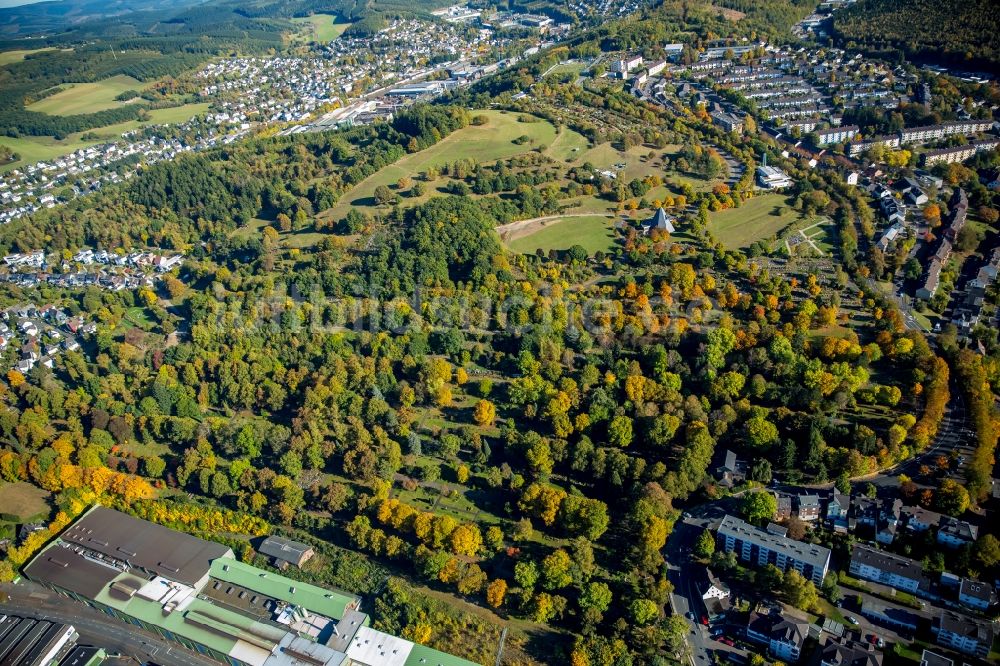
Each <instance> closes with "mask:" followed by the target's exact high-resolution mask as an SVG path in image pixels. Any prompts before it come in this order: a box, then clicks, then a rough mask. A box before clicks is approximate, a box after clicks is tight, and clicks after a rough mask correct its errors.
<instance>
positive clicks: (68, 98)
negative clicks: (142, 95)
mask: <svg viewBox="0 0 1000 666" xmlns="http://www.w3.org/2000/svg"><path fill="white" fill-rule="evenodd" d="M143 87H145V84H144V83H143V82H142V81H139V80H138V79H133V78H132V77H131V76H124V75H119V76H112V77H111V78H110V79H104V80H102V81H95V82H94V83H71V84H69V87H68V88H66V89H65V90H62V91H60V92H57V93H56V94H55V95H50V96H49V97H46V98H45V99H41V100H38V101H37V102H35V103H34V104H31V105H30V106H28V107H26V108H27V110H28V111H38V112H39V113H48V114H51V115H55V116H72V115H75V114H78V113H93V112H94V111H103V110H104V109H112V108H115V107H117V106H121V105H122V104H128V102H118V101H115V97H117V96H118V95H120V94H121V93H123V92H125V91H126V90H141V89H142V88H143Z"/></svg>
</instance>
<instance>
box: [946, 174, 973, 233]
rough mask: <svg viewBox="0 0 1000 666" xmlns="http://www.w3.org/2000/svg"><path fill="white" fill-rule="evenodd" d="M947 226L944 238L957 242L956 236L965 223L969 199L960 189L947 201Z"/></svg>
mask: <svg viewBox="0 0 1000 666" xmlns="http://www.w3.org/2000/svg"><path fill="white" fill-rule="evenodd" d="M948 210H949V211H950V212H949V213H948V219H947V223H948V226H947V227H946V228H945V230H944V237H945V239H947V240H948V241H950V242H952V243H954V242H955V241H956V240H958V234H959V232H960V231H962V227H964V226H965V221H966V219H967V218H968V215H969V197H968V195H967V194H966V193H965V190H963V189H962V188H961V187H959V188H958V189H956V190H955V193H954V194H952V195H951V199H949V200H948Z"/></svg>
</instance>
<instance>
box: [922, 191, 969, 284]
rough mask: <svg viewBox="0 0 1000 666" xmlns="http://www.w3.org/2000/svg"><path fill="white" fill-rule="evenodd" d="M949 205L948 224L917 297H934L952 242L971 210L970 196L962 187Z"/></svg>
mask: <svg viewBox="0 0 1000 666" xmlns="http://www.w3.org/2000/svg"><path fill="white" fill-rule="evenodd" d="M948 207H949V213H948V224H947V226H946V227H945V228H944V231H943V232H942V234H941V242H940V243H939V244H938V247H937V249H936V250H935V251H934V255H933V256H932V257H931V260H930V263H929V264H928V266H927V270H926V271H925V273H924V281H923V284H922V285H921V286H920V287H919V288H918V289H917V292H916V295H917V298H923V299H930V298H933V297H934V294H935V292H937V289H938V285H939V284H940V282H941V271H942V270H943V269H944V267H945V265H946V264H947V263H948V259H949V258H950V257H951V250H952V244H953V243H954V242H955V241H956V240H957V239H958V234H959V232H960V231H962V228H963V227H965V221H966V219H967V217H968V212H969V198H968V196H967V195H966V194H965V191H964V190H963V189H962V188H958V189H957V190H955V193H954V194H953V195H952V197H951V199H950V200H949V201H948Z"/></svg>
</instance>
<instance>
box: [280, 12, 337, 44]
mask: <svg viewBox="0 0 1000 666" xmlns="http://www.w3.org/2000/svg"><path fill="white" fill-rule="evenodd" d="M337 18H338V17H336V16H334V15H333V14H313V15H312V16H302V17H299V18H293V19H292V23H298V24H299V25H307V26H308V27H309V32H310V34H309V39H311V40H315V41H317V42H321V43H322V42H332V41H333V40H335V39H337V38H338V37H340V36H341V35H342V34H344V31H345V30H347V29H348V28H349V27H350V26H351V24H350V23H337V22H336V21H337Z"/></svg>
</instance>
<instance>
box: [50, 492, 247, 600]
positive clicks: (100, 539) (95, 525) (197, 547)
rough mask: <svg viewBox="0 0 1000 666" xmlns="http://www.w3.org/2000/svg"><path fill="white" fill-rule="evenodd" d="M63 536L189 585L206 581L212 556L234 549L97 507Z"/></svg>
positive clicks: (111, 556)
mask: <svg viewBox="0 0 1000 666" xmlns="http://www.w3.org/2000/svg"><path fill="white" fill-rule="evenodd" d="M60 538H61V539H62V540H63V541H65V542H67V543H72V544H78V545H80V546H83V547H84V548H86V549H88V550H93V551H97V552H99V553H102V554H103V555H104V556H106V557H109V558H114V559H117V560H123V561H125V562H128V563H129V565H131V566H133V567H139V568H140V569H145V570H146V571H150V572H152V573H155V574H158V575H160V576H163V577H165V578H169V579H170V580H175V581H177V582H179V583H184V584H185V585H197V584H198V583H199V582H204V578H205V576H206V574H207V573H208V570H209V565H210V563H211V561H212V560H214V559H216V558H219V557H222V556H224V555H227V554H231V553H232V551H230V550H229V548H227V547H226V546H223V545H221V544H218V543H214V542H212V541H205V540H204V539H199V538H197V537H193V536H191V535H190V534H184V533H183V532H177V531H175V530H172V529H169V528H167V527H163V526H161V525H157V524H155V523H151V522H148V521H145V520H140V519H138V518H133V517H132V516H130V515H128V514H125V513H122V512H120V511H114V510H113V509H107V508H105V507H102V506H98V507H94V508H93V509H91V510H90V511H88V512H87V513H86V514H85V515H84V516H83V517H82V518H80V519H79V520H77V521H76V522H75V523H73V524H72V525H70V526H69V527H68V528H67V529H66V531H65V532H63V533H62V535H61V536H60Z"/></svg>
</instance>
